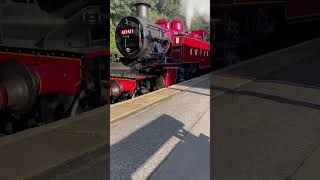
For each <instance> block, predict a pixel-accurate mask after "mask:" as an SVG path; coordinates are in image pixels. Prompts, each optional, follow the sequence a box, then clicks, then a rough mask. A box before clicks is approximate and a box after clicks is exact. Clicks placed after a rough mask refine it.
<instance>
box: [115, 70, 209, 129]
mask: <svg viewBox="0 0 320 180" xmlns="http://www.w3.org/2000/svg"><path fill="white" fill-rule="evenodd" d="M209 77H210V74H206V75H203V76H200V77H197V78H194V79H191V80H188V81H185V82H182V83H180V84H176V85H173V86H170V87H168V88H163V89H160V90H158V91H154V92H151V93H148V94H146V95H144V96H139V97H137V98H134V99H130V100H127V101H124V102H120V103H117V104H113V105H111V106H110V123H114V122H116V121H118V120H120V119H122V118H124V117H127V116H128V115H131V114H133V113H135V112H137V111H139V110H141V109H144V108H146V107H148V106H151V105H153V104H155V103H157V102H160V101H162V100H165V99H167V98H169V97H171V96H173V95H175V94H176V93H178V92H181V91H184V90H187V89H189V88H191V87H192V86H193V85H196V84H199V83H201V82H203V81H208V83H209Z"/></svg>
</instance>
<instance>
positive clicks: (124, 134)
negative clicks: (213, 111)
mask: <svg viewBox="0 0 320 180" xmlns="http://www.w3.org/2000/svg"><path fill="white" fill-rule="evenodd" d="M209 102H210V94H209V78H207V79H205V80H204V81H202V82H200V83H199V84H195V85H193V87H192V88H189V89H187V90H184V91H182V92H180V93H177V94H176V95H174V96H171V97H170V98H168V99H166V100H165V101H162V102H160V103H156V104H154V105H152V106H150V107H148V108H145V109H144V110H142V111H139V112H137V113H135V114H132V115H130V116H128V117H126V118H123V119H121V121H117V122H115V123H113V124H111V131H110V145H111V149H110V164H111V167H110V172H111V179H112V180H120V179H121V180H122V179H137V180H143V179H147V178H148V177H150V175H151V174H152V173H153V172H154V171H155V170H156V169H157V168H158V167H159V166H160V165H161V164H162V163H169V164H171V163H170V160H169V159H168V160H169V161H166V159H167V157H168V156H169V157H170V155H169V154H170V153H171V152H172V151H173V150H174V149H175V148H178V150H179V149H180V150H181V148H183V147H182V146H184V145H183V144H180V143H181V142H186V144H188V147H189V148H194V147H193V146H192V144H193V143H197V142H198V143H201V144H202V145H203V147H204V148H203V149H199V150H198V152H202V153H203V154H207V155H209V153H208V152H209V142H208V139H209V137H208V136H207V135H205V134H208V130H209V126H206V127H204V126H203V125H198V123H199V122H201V124H202V123H203V122H202V120H201V118H202V117H205V120H204V121H205V122H204V123H208V121H209V118H208V115H209V114H208V111H209ZM198 126H199V127H198ZM194 127H197V128H200V129H201V128H204V129H202V130H203V131H204V132H203V134H202V135H200V136H197V134H196V133H195V134H196V135H191V134H190V136H189V137H188V132H189V131H191V129H193V128H194ZM195 132H197V131H196V130H195ZM186 136H187V137H186ZM186 144H185V145H186ZM180 150H179V151H180ZM190 151H192V149H190ZM173 153H175V152H173ZM184 153H186V154H187V153H191V152H187V151H186V152H184ZM180 158H182V157H180ZM180 158H179V159H180ZM207 158H208V159H209V157H207ZM199 159H201V157H200V156H199ZM183 161H185V162H187V161H192V159H185V160H183V159H181V163H182V162H183ZM190 163H192V162H190ZM180 165H181V166H180V170H181V172H180V175H182V174H181V173H182V171H183V169H184V168H187V166H182V164H180ZM206 165H208V164H207V163H205V164H204V165H203V166H202V167H200V166H199V169H196V170H194V171H193V173H194V174H195V175H198V177H201V176H206V174H202V172H203V171H201V170H200V169H203V170H205V169H204V168H207V169H208V168H209V167H208V166H207V167H205V166H206ZM160 168H161V167H160ZM189 168H190V167H189ZM197 170H199V171H197ZM177 175H178V173H177Z"/></svg>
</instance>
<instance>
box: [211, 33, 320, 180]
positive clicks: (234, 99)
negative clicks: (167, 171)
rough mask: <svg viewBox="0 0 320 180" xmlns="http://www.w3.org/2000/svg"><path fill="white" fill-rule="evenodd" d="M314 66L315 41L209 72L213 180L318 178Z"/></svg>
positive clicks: (319, 103) (319, 111) (318, 47)
mask: <svg viewBox="0 0 320 180" xmlns="http://www.w3.org/2000/svg"><path fill="white" fill-rule="evenodd" d="M319 67H320V39H315V40H311V41H308V42H304V43H302V44H298V45H296V46H293V47H290V48H287V49H283V50H280V51H277V52H273V53H270V54H266V55H263V56H260V57H257V58H254V59H251V60H249V61H246V62H243V63H240V64H237V65H235V66H232V67H230V68H226V69H223V70H221V71H217V72H214V73H213V75H212V78H211V88H210V89H211V94H213V96H212V99H211V107H210V109H211V115H212V116H211V118H212V123H213V124H214V125H213V126H212V127H213V128H212V129H211V132H212V133H211V135H212V141H211V142H212V143H213V149H212V150H213V155H214V156H213V157H211V162H213V163H212V167H214V168H213V169H212V170H213V171H212V173H213V174H212V175H213V179H219V180H230V179H237V180H260V179H261V180H263V179H268V180H273V179H284V180H305V179H308V180H311V179H319V178H320V171H319V170H318V167H320V161H319V157H320V146H319V145H320V133H319V132H320V131H319V129H320V78H319V77H320V71H319Z"/></svg>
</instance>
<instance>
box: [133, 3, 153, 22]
mask: <svg viewBox="0 0 320 180" xmlns="http://www.w3.org/2000/svg"><path fill="white" fill-rule="evenodd" d="M134 6H135V7H136V12H137V16H138V17H139V18H143V19H148V17H149V8H150V7H151V6H150V4H148V2H147V1H145V0H138V2H137V3H136V4H135V5H134Z"/></svg>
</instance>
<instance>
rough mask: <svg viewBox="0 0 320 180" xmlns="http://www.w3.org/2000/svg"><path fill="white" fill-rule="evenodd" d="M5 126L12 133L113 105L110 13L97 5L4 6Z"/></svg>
mask: <svg viewBox="0 0 320 180" xmlns="http://www.w3.org/2000/svg"><path fill="white" fill-rule="evenodd" d="M0 11H1V15H0V121H1V124H2V125H3V127H2V128H3V130H4V131H5V132H7V133H12V132H14V131H16V130H17V129H19V128H21V127H23V128H24V127H30V126H35V125H38V124H43V123H48V122H51V121H54V120H57V119H61V118H64V117H67V116H72V115H75V114H78V113H80V112H83V111H86V110H89V109H92V108H95V107H98V106H101V105H104V104H106V103H107V98H108V97H107V96H108V93H107V85H108V78H109V77H108V74H109V61H108V60H107V59H108V57H109V54H108V52H107V48H106V42H107V41H106V35H105V32H106V31H107V29H106V28H107V27H106V21H105V20H106V19H105V17H106V14H105V13H106V10H105V8H104V7H103V5H102V4H99V3H93V2H92V1H81V0H72V1H68V2H63V1H50V0H37V1H29V0H26V1H21V0H19V1H16V0H7V1H1V2H0Z"/></svg>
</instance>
